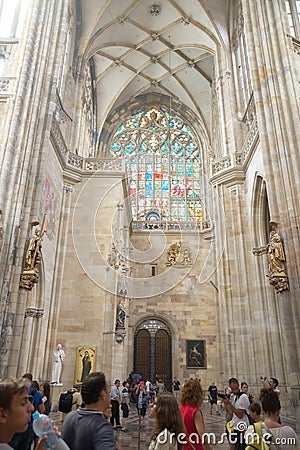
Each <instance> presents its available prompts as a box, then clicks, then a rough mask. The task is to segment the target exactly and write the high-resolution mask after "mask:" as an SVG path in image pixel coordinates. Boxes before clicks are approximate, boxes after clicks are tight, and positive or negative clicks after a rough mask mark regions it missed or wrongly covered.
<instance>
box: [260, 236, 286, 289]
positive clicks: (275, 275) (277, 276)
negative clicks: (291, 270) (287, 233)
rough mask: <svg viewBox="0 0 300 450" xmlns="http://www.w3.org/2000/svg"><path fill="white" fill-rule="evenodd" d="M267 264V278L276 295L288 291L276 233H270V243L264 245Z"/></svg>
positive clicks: (279, 240) (279, 243)
mask: <svg viewBox="0 0 300 450" xmlns="http://www.w3.org/2000/svg"><path fill="white" fill-rule="evenodd" d="M265 251H266V253H267V256H268V262H269V268H268V269H269V270H268V271H269V273H268V275H267V277H268V278H269V282H270V284H271V285H272V286H274V288H275V291H276V292H277V293H279V292H282V291H286V290H289V282H288V276H287V273H286V268H285V254H284V249H283V245H282V242H281V239H280V236H279V234H278V233H277V231H271V233H270V241H269V242H268V244H267V245H266V250H265Z"/></svg>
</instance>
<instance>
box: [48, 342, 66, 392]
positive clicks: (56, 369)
mask: <svg viewBox="0 0 300 450" xmlns="http://www.w3.org/2000/svg"><path fill="white" fill-rule="evenodd" d="M64 359H65V352H64V351H63V349H62V345H61V344H57V348H56V350H54V352H53V366H52V376H51V384H61V383H60V374H61V369H62V363H63V360H64Z"/></svg>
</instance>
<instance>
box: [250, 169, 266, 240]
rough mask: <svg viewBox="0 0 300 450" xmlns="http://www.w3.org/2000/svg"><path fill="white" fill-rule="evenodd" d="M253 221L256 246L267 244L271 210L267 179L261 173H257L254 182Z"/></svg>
mask: <svg viewBox="0 0 300 450" xmlns="http://www.w3.org/2000/svg"><path fill="white" fill-rule="evenodd" d="M251 222H252V230H253V239H254V246H255V247H261V246H263V245H266V243H267V241H268V235H269V232H270V211H269V202H268V192H267V184H266V180H265V179H264V177H263V175H261V174H260V173H256V175H255V179H254V183H253V195H252V202H251Z"/></svg>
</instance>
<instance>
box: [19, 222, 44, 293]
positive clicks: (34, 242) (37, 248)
mask: <svg viewBox="0 0 300 450" xmlns="http://www.w3.org/2000/svg"><path fill="white" fill-rule="evenodd" d="M31 225H32V226H33V227H34V226H37V225H39V222H38V221H35V222H32V223H31ZM46 232H47V222H46V215H44V218H43V223H42V226H41V228H39V227H38V226H37V227H36V228H35V231H34V234H33V236H32V237H31V238H30V239H29V242H28V246H27V250H26V255H25V264H24V269H23V272H22V274H21V279H20V287H22V288H25V289H27V290H29V291H31V289H32V288H33V286H34V284H35V283H37V282H38V281H39V270H38V266H39V265H40V263H41V260H42V244H43V239H44V234H45V233H46Z"/></svg>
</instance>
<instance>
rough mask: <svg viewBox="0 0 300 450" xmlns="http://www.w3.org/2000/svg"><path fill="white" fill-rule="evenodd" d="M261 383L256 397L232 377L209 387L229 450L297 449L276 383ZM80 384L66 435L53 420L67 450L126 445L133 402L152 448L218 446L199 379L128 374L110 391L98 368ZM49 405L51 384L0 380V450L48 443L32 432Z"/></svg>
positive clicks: (28, 378) (27, 449) (29, 378)
mask: <svg viewBox="0 0 300 450" xmlns="http://www.w3.org/2000/svg"><path fill="white" fill-rule="evenodd" d="M261 383H262V386H261V391H260V394H259V398H258V399H256V398H254V396H253V395H252V394H251V393H249V387H248V384H247V383H246V382H243V383H242V384H241V385H240V384H239V382H238V380H237V379H236V378H230V380H229V382H228V388H227V389H226V390H225V391H224V392H223V391H222V392H219V391H218V388H217V386H216V384H215V382H212V383H211V385H210V386H209V388H208V390H207V392H208V401H209V403H210V414H213V413H214V411H215V413H216V414H217V415H220V414H221V413H222V412H223V413H224V414H225V417H226V434H227V440H228V445H229V448H230V450H252V448H254V449H256V450H267V449H270V450H296V449H299V441H298V438H297V435H296V434H295V431H294V430H293V429H292V428H291V427H289V426H286V425H282V424H281V419H280V410H281V405H280V391H279V389H278V380H277V379H276V378H271V379H270V380H267V379H265V378H262V379H261ZM157 384H159V386H157ZM154 386H155V387H154ZM80 388H81V389H79V387H77V388H74V389H73V391H71V393H72V399H74V398H76V402H73V401H72V400H71V407H70V412H67V413H65V414H64V416H63V423H62V427H61V433H60V432H59V431H58V428H57V427H56V426H55V425H54V432H55V433H56V435H57V436H58V441H59V439H61V442H64V445H65V447H63V448H69V449H70V450H82V449H85V450H104V449H105V450H116V449H117V450H121V448H120V443H119V442H118V441H117V440H116V433H115V432H114V429H120V430H121V431H123V432H124V433H127V432H128V431H129V430H128V428H127V425H128V417H129V415H130V409H131V408H132V404H133V400H134V403H135V407H136V409H137V411H138V417H139V422H138V423H139V426H140V427H141V429H143V428H145V420H146V411H147V410H148V409H149V410H150V415H151V416H152V418H153V421H154V425H153V430H152V434H151V439H150V442H149V450H181V449H184V450H209V449H210V448H212V447H213V445H214V444H212V443H211V442H210V438H209V436H210V435H209V433H207V432H206V430H205V423H204V416H203V412H202V409H201V405H202V403H203V401H204V399H205V396H204V392H203V389H202V387H201V380H199V379H197V378H190V379H188V380H185V381H184V382H183V383H182V384H181V383H180V381H179V380H178V379H177V378H174V380H173V382H172V392H168V391H167V390H166V389H165V387H164V384H163V383H162V382H161V380H158V383H155V384H154V383H153V384H152V383H150V381H148V380H147V381H144V380H136V381H135V382H134V383H132V380H131V379H130V378H129V379H127V380H124V381H123V382H122V385H121V382H120V380H119V379H116V380H115V382H114V384H113V387H112V389H110V388H109V386H108V383H107V381H106V378H105V375H104V373H102V372H94V373H90V374H89V375H88V376H87V377H86V378H85V379H84V380H83V382H82V385H80ZM80 391H81V392H80ZM65 394H66V395H62V394H61V398H62V399H64V400H66V399H67V397H68V396H67V394H68V392H66V393H65ZM62 403H63V402H62ZM49 406H50V407H51V403H50V392H49V390H48V386H47V384H45V385H44V387H43V389H41V390H40V387H39V385H37V384H36V383H35V382H34V380H32V375H31V374H25V375H24V376H23V378H22V379H14V378H11V379H1V380H0V450H4V449H15V450H19V449H20V450H31V448H35V449H36V450H45V449H46V448H47V447H49V445H48V443H47V439H48V436H47V435H45V436H42V437H38V436H36V435H35V433H34V427H33V416H32V414H33V412H34V411H35V410H37V411H39V412H40V413H41V414H48V412H49ZM121 416H122V417H121ZM224 445H225V446H226V444H224ZM228 445H227V447H228ZM57 448H58V447H57ZM59 448H61V447H59Z"/></svg>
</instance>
